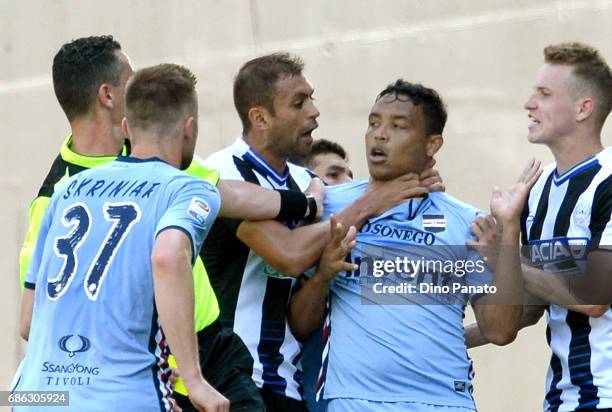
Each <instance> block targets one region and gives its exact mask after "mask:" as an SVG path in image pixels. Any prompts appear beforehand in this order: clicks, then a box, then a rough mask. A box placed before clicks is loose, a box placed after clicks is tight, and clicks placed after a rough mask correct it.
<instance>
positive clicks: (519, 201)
mask: <svg viewBox="0 0 612 412" xmlns="http://www.w3.org/2000/svg"><path fill="white" fill-rule="evenodd" d="M541 174H542V168H541V167H540V161H538V160H535V159H531V160H530V161H529V163H528V164H527V167H525V169H524V170H523V172H522V173H521V176H520V177H519V179H518V180H517V182H516V183H514V184H512V185H511V186H510V187H509V188H508V189H506V190H503V191H502V190H501V189H500V188H498V187H496V188H494V189H493V196H492V197H491V214H492V215H493V216H494V217H495V219H497V220H498V221H501V222H508V221H512V220H518V219H519V218H520V216H521V212H522V210H523V207H524V205H525V201H526V200H527V196H529V191H530V190H531V188H532V187H533V185H534V184H535V182H536V181H537V180H538V178H539V177H540V175H541Z"/></svg>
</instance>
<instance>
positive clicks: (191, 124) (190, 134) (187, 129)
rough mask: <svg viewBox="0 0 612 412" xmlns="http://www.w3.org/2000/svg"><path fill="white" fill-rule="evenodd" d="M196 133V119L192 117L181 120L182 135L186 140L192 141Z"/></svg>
mask: <svg viewBox="0 0 612 412" xmlns="http://www.w3.org/2000/svg"><path fill="white" fill-rule="evenodd" d="M197 133H198V127H197V124H196V118H195V117H193V116H186V117H185V118H184V119H183V135H184V136H185V137H186V138H188V139H193V138H194V137H195V136H196V135H197Z"/></svg>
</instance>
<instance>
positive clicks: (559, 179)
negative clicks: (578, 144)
mask: <svg viewBox="0 0 612 412" xmlns="http://www.w3.org/2000/svg"><path fill="white" fill-rule="evenodd" d="M597 164H599V161H598V160H597V157H596V156H592V157H589V158H588V159H585V160H583V161H582V162H580V163H578V164H577V165H576V166H574V167H572V168H571V169H570V170H568V171H567V172H565V173H563V174H562V175H561V176H557V169H555V171H554V172H553V182H554V183H555V186H560V185H562V184H563V183H565V182H566V181H568V180H569V179H571V178H572V177H574V176H576V175H577V174H578V173H580V172H582V171H583V170H586V169H589V168H591V167H593V166H595V165H597Z"/></svg>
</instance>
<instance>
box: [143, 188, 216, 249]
mask: <svg viewBox="0 0 612 412" xmlns="http://www.w3.org/2000/svg"><path fill="white" fill-rule="evenodd" d="M184 180H185V183H184V184H183V185H181V186H180V187H179V188H178V189H177V190H175V191H172V192H171V193H170V194H169V196H170V197H171V198H170V199H169V206H168V208H167V209H166V211H165V212H164V214H163V215H162V217H161V219H160V221H159V223H158V224H157V227H156V229H155V237H157V235H159V233H160V232H162V231H164V230H166V229H178V230H181V231H182V232H184V233H185V234H186V235H187V236H188V237H189V239H190V240H191V246H192V252H193V254H192V257H193V260H194V261H195V258H196V257H197V256H198V254H199V251H200V248H201V247H202V243H203V242H204V239H205V238H206V235H207V234H208V231H209V230H210V229H211V227H212V225H213V223H214V221H215V219H216V217H217V214H218V213H219V208H220V205H221V201H220V196H219V192H218V191H217V188H216V187H214V186H212V185H211V184H210V183H208V182H205V181H203V180H200V179H195V178H191V177H189V178H188V179H184Z"/></svg>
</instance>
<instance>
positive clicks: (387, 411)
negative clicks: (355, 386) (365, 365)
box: [327, 398, 476, 412]
mask: <svg viewBox="0 0 612 412" xmlns="http://www.w3.org/2000/svg"><path fill="white" fill-rule="evenodd" d="M406 411H410V412H475V411H476V410H475V409H473V408H464V407H461V406H443V405H431V404H428V403H419V402H377V401H368V400H366V399H353V398H334V399H330V400H329V403H328V404H327V412H406Z"/></svg>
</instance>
